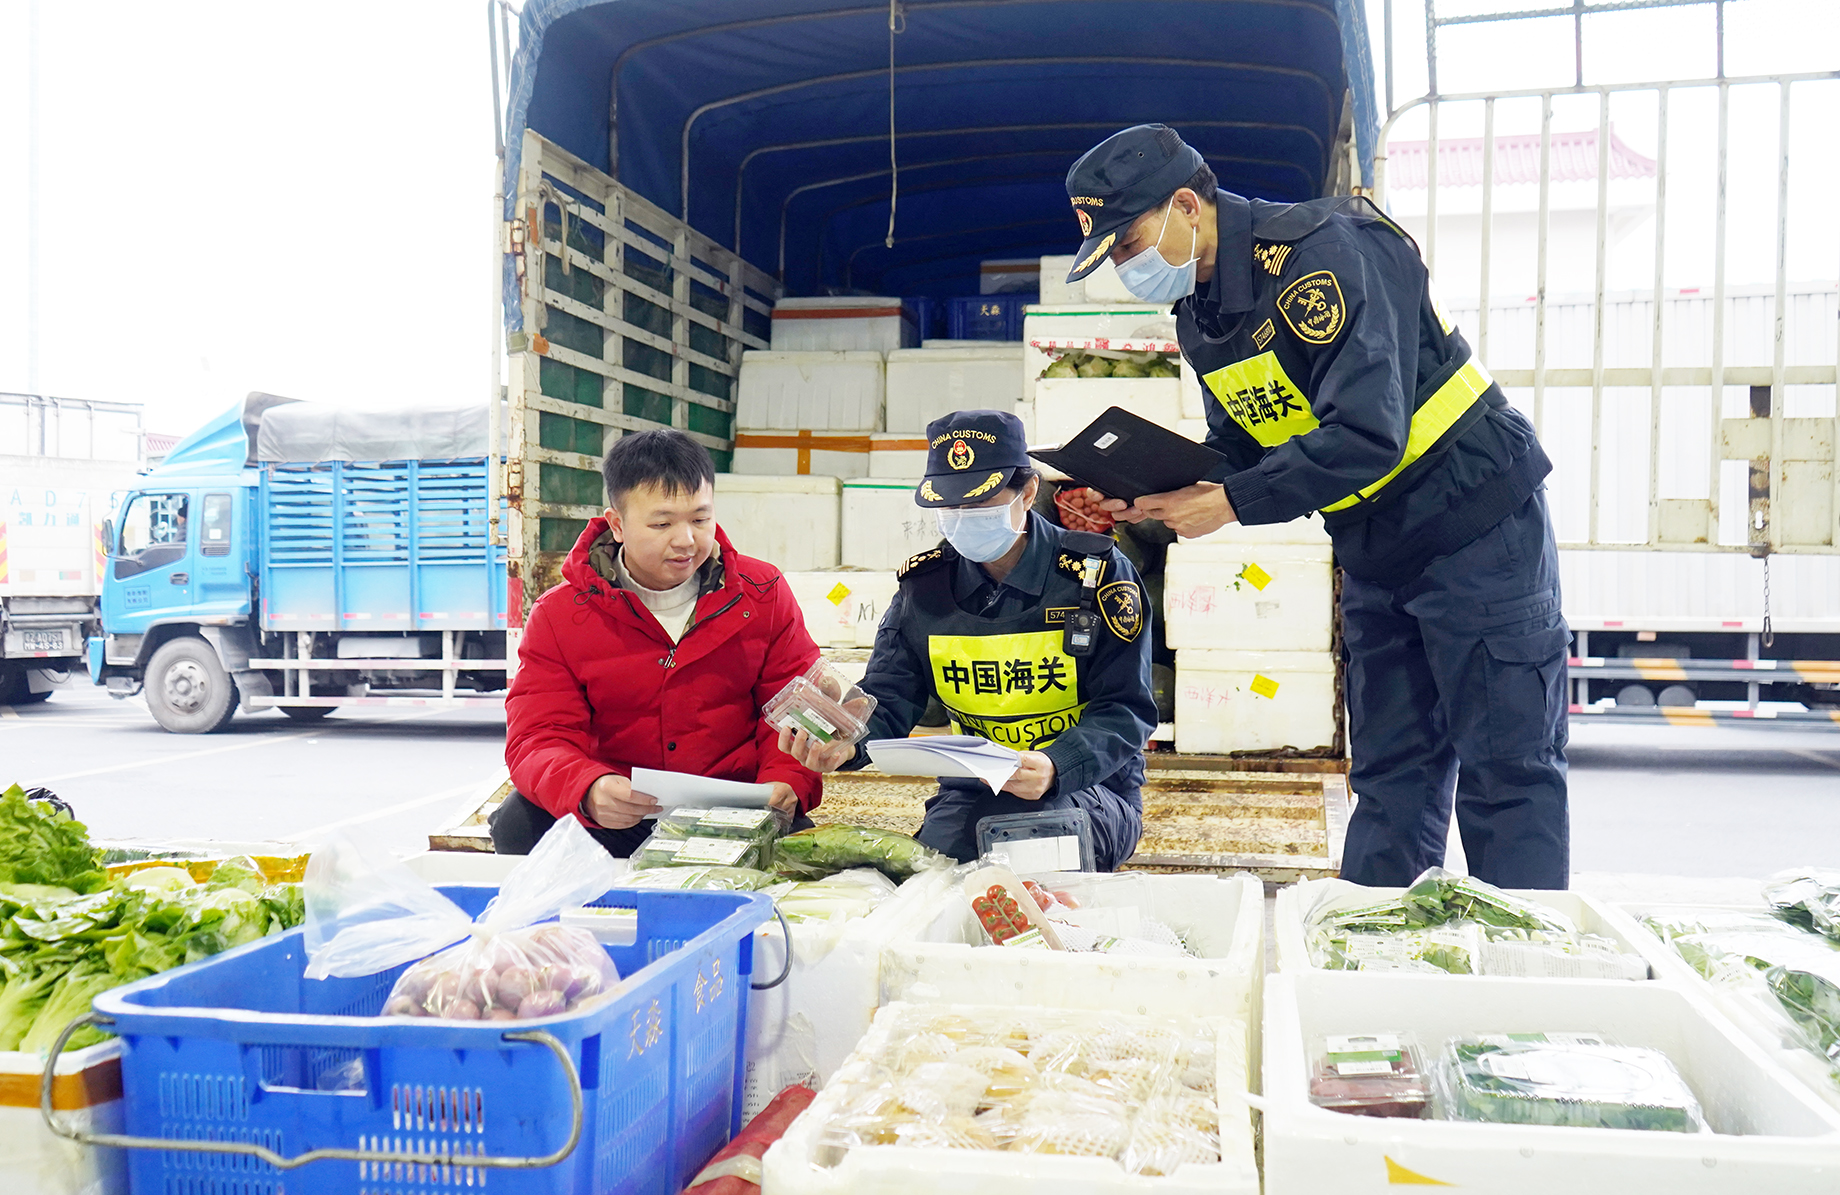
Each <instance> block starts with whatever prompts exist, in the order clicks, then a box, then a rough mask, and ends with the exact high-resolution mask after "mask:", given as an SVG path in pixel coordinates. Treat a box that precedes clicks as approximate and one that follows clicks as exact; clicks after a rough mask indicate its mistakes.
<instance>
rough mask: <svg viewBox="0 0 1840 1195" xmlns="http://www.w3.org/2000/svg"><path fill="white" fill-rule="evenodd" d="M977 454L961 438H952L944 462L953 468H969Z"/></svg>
mask: <svg viewBox="0 0 1840 1195" xmlns="http://www.w3.org/2000/svg"><path fill="white" fill-rule="evenodd" d="M976 459H977V454H976V453H974V452H972V451H971V445H969V444H967V443H965V442H964V441H963V440H954V441H953V442H952V447H951V448H950V449H948V450H947V451H946V464H948V465H950V466H952V467H953V468H954V469H969V468H970V467H971V462H972V461H975V460H976Z"/></svg>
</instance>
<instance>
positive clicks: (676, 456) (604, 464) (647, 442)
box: [601, 428, 716, 506]
mask: <svg viewBox="0 0 1840 1195" xmlns="http://www.w3.org/2000/svg"><path fill="white" fill-rule="evenodd" d="M601 479H602V480H603V481H605V482H606V483H607V501H608V502H609V503H611V504H612V505H614V506H618V505H619V504H620V499H622V498H624V497H625V496H626V495H627V494H628V493H629V492H630V491H632V490H635V489H637V488H638V487H640V486H642V485H656V486H659V487H661V488H662V489H663V490H664V492H665V493H666V494H673V495H675V494H694V493H696V492H697V491H698V490H700V489H702V488H703V483H704V482H709V483H710V484H712V485H713V484H714V483H715V479H716V465H715V462H714V461H712V460H710V459H709V450H708V449H707V448H704V447H703V446H702V445H701V444H699V443H697V442H696V441H695V440H693V439H691V438H690V437H689V436H688V435H686V434H684V433H683V432H680V431H673V430H670V429H668V428H660V429H659V430H657V431H649V432H631V433H628V434H627V435H625V436H622V437H621V438H620V439H618V440H615V441H614V442H613V447H611V448H609V449H608V450H607V457H606V459H605V460H603V461H601Z"/></svg>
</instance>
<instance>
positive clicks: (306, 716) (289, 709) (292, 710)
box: [280, 705, 332, 722]
mask: <svg viewBox="0 0 1840 1195" xmlns="http://www.w3.org/2000/svg"><path fill="white" fill-rule="evenodd" d="M280 710H281V712H282V713H284V714H286V715H287V716H288V717H290V718H292V719H294V721H296V722H318V721H319V720H320V719H322V718H324V717H325V716H326V715H327V714H330V713H331V712H332V707H331V706H329V705H284V706H281V707H280Z"/></svg>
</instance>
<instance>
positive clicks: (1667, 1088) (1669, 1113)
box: [1437, 1033, 1709, 1133]
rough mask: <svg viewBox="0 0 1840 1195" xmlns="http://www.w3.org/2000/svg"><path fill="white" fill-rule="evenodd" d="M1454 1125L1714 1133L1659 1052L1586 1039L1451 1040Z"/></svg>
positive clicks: (1448, 1078) (1445, 1075) (1442, 1095)
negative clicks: (1479, 1123) (1472, 1123)
mask: <svg viewBox="0 0 1840 1195" xmlns="http://www.w3.org/2000/svg"><path fill="white" fill-rule="evenodd" d="M1437 1087H1438V1095H1439V1105H1440V1108H1441V1110H1442V1114H1443V1115H1444V1116H1445V1117H1446V1118H1448V1119H1451V1120H1470V1121H1482V1122H1485V1123H1489V1124H1543V1125H1558V1126H1565V1127H1570V1128H1605V1129H1645V1130H1650V1131H1658V1132H1670V1133H1698V1132H1707V1131H1709V1130H1708V1128H1707V1125H1706V1120H1705V1117H1704V1116H1702V1115H1701V1114H1700V1107H1699V1101H1698V1100H1697V1099H1696V1098H1694V1095H1693V1090H1692V1088H1690V1087H1688V1086H1687V1082H1686V1080H1685V1079H1683V1078H1682V1077H1681V1075H1680V1072H1679V1071H1678V1070H1676V1069H1675V1068H1674V1064H1673V1063H1672V1062H1671V1061H1669V1060H1668V1057H1667V1055H1665V1054H1663V1053H1661V1051H1659V1050H1650V1049H1645V1048H1641V1047H1635V1046H1619V1045H1616V1044H1615V1043H1613V1042H1611V1041H1609V1040H1608V1039H1607V1038H1604V1037H1600V1036H1598V1035H1596V1034H1589V1033H1544V1034H1541V1033H1532V1034H1511V1035H1489V1036H1480V1037H1459V1038H1453V1039H1451V1040H1450V1041H1449V1042H1447V1043H1445V1046H1444V1052H1443V1056H1442V1058H1441V1059H1440V1062H1439V1066H1438V1071H1437Z"/></svg>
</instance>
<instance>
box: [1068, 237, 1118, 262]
mask: <svg viewBox="0 0 1840 1195" xmlns="http://www.w3.org/2000/svg"><path fill="white" fill-rule="evenodd" d="M1117 239H1118V234H1117V233H1115V232H1108V233H1106V234H1105V239H1104V240H1103V241H1100V242H1099V243H1098V245H1097V246H1095V247H1094V249H1093V251H1092V252H1091V253H1088V254H1087V255H1086V259H1085V260H1084V261H1082V262H1081V263H1080V264H1079V265H1077V266H1075V267H1073V268H1074V269H1076V270H1083V269H1085V268H1086V267H1087V266H1089V265H1091V264H1092V263H1093V262H1095V261H1098V260H1099V259H1100V258H1101V257H1104V256H1105V255H1106V254H1107V253H1108V252H1110V251H1111V248H1112V242H1113V241H1115V240H1117Z"/></svg>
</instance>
